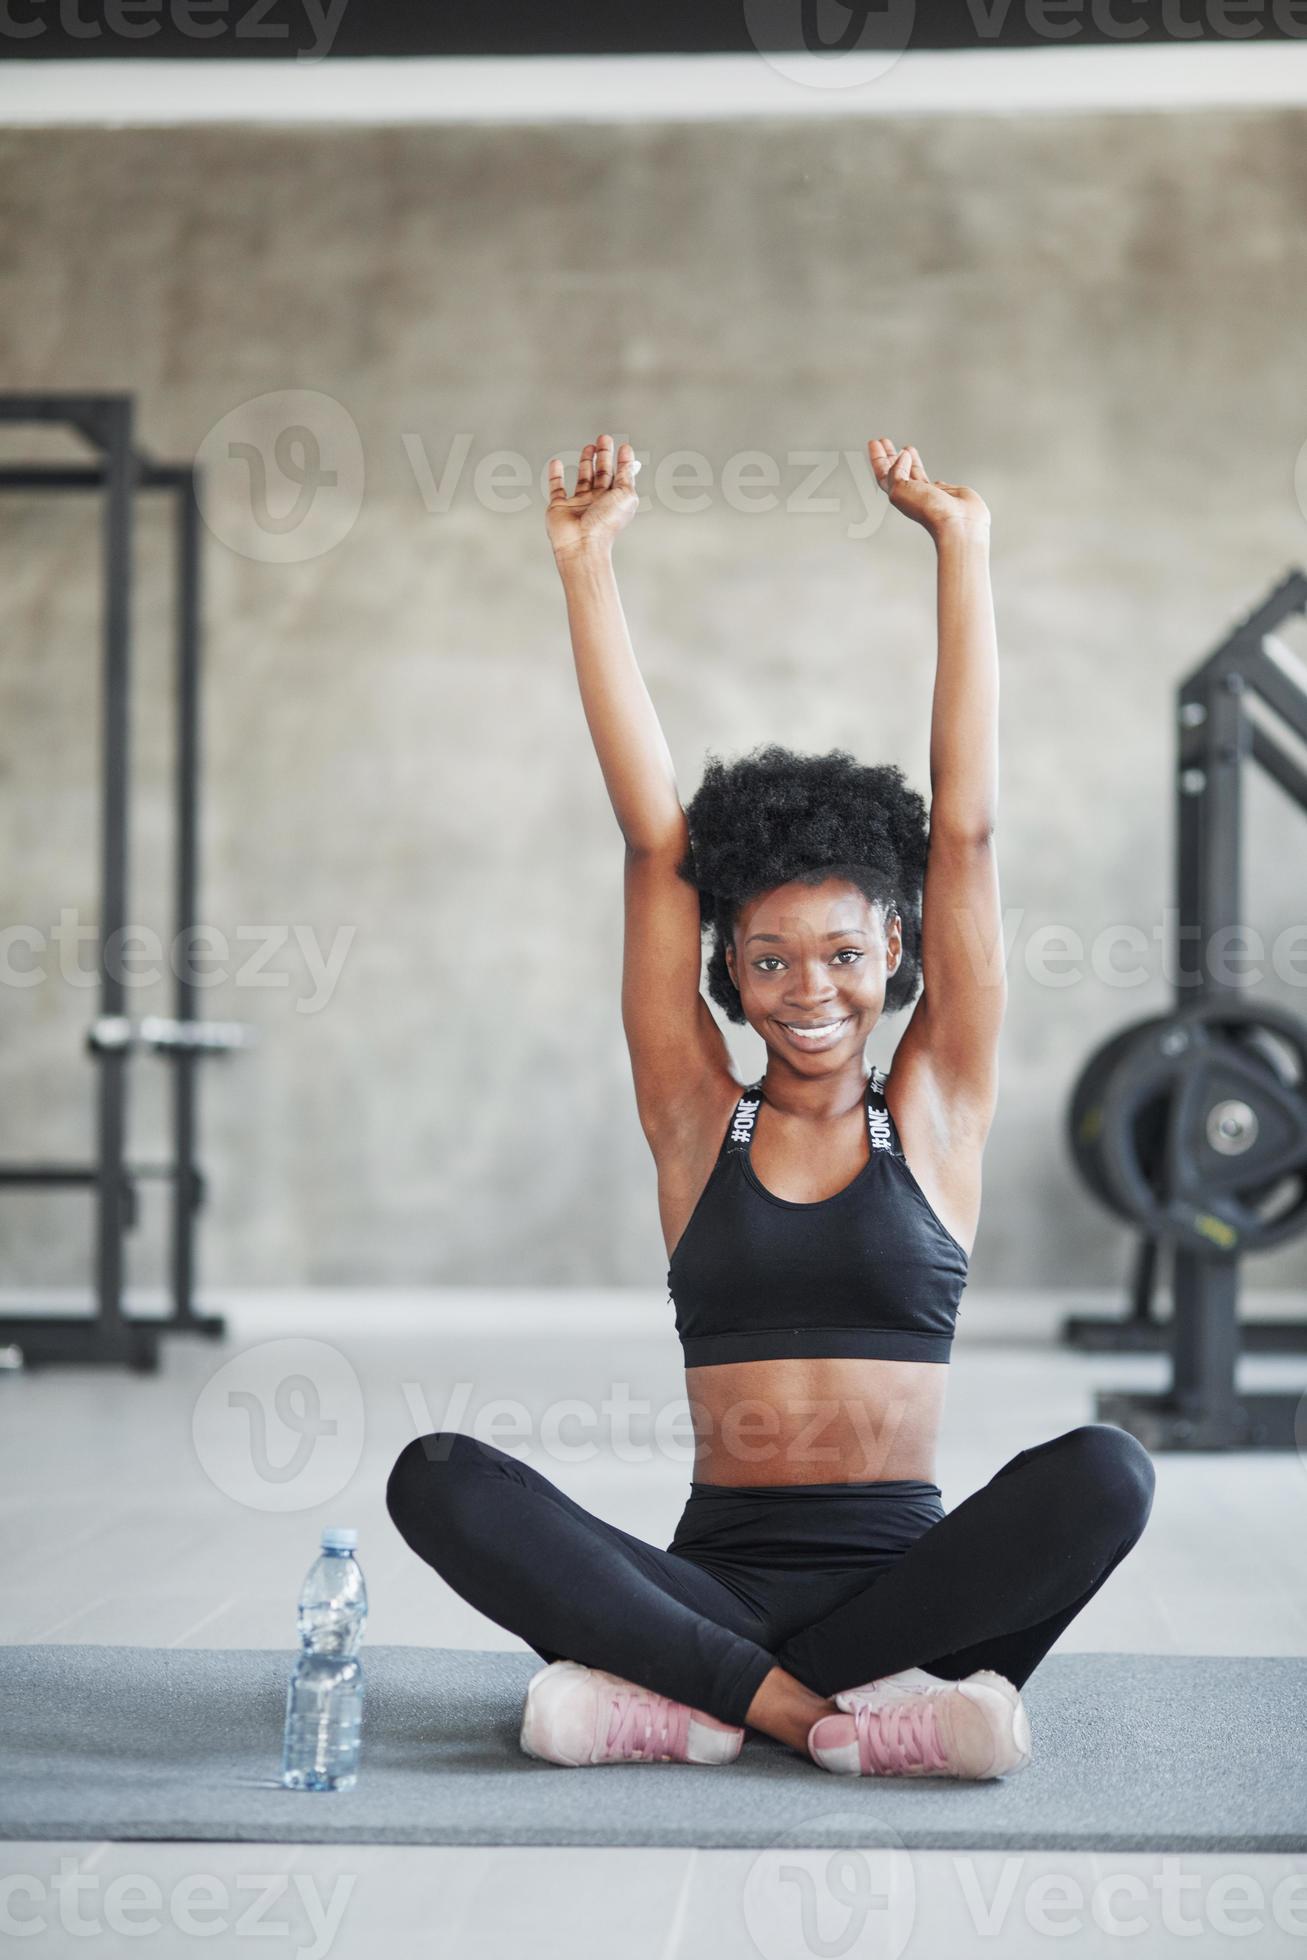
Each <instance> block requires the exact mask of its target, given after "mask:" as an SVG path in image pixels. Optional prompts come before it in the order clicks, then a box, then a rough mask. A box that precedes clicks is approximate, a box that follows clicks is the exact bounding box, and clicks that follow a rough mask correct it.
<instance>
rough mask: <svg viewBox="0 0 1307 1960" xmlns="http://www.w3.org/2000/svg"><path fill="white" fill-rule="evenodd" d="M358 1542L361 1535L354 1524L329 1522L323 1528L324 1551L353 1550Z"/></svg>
mask: <svg viewBox="0 0 1307 1960" xmlns="http://www.w3.org/2000/svg"><path fill="white" fill-rule="evenodd" d="M358 1542H359V1535H358V1533H357V1531H355V1529H354V1527H353V1525H352V1524H328V1525H324V1526H323V1528H322V1549H323V1551H324V1552H352V1551H353V1550H354V1547H355V1546H356V1545H357V1544H358Z"/></svg>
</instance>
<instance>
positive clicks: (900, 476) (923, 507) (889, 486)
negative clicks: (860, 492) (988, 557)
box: [867, 436, 989, 542]
mask: <svg viewBox="0 0 1307 1960" xmlns="http://www.w3.org/2000/svg"><path fill="white" fill-rule="evenodd" d="M867 453H868V455H869V456H870V458H871V467H872V469H873V470H874V471H875V475H876V481H877V483H878V484H879V485H880V487H881V489H882V490H883V491H884V492H885V494H886V495H887V496H888V498H889V500H890V502H891V503H892V504H893V506H894V508H895V510H901V511H902V512H903V515H904V516H905V517H910V518H912V520H913V522H914V523H916V524H921V525H923V526H924V527H925V529H926V530H927V531H929V532H930V535H931V537H932V538H934V539H935V540H936V541H937V542H938V540H939V539H940V538H941V537H942V536H943V535H944V534H945V533H947V532H951V531H955V530H962V531H966V532H970V533H973V534H974V533H981V534H984V535H987V534H988V532H989V506H988V505H987V504H986V502H985V500H984V498H983V497H978V496H977V495H976V492H975V491H974V490H968V488H967V486H966V484H965V483H933V482H932V481H931V479H930V478H929V477H928V476H927V475H926V470H925V466H924V464H923V463H922V460H921V458H920V456H918V454H917V452H916V450H915V449H914V448H913V447H912V445H911V444H910V443H909V444H908V445H907V447H906V448H904V449H896V448H895V447H894V444H893V443H892V442H890V441H889V439H888V438H887V437H886V436H873V437H872V439H871V441H870V442H869V443H868V444H867Z"/></svg>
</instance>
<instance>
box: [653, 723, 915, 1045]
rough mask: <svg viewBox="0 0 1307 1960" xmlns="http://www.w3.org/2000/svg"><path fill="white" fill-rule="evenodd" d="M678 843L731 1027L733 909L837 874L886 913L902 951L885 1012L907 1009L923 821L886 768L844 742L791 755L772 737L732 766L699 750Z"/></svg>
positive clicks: (891, 768) (715, 989)
mask: <svg viewBox="0 0 1307 1960" xmlns="http://www.w3.org/2000/svg"><path fill="white" fill-rule="evenodd" d="M685 815H686V821H687V823H688V825H689V830H690V848H689V850H688V851H687V852H686V854H685V856H684V857H683V858H682V860H681V862H680V863H679V864H678V865H677V867H676V869H677V873H678V876H680V877H681V878H683V879H684V880H685V881H686V883H687V884H690V885H694V886H695V887H696V888H697V890H698V893H699V919H700V926H701V930H703V931H710V932H711V933H712V943H711V947H710V950H709V957H708V993H709V997H710V998H711V999H712V1000H714V1001H716V1003H717V1005H718V1006H719V1007H720V1008H722V1009H723V1011H724V1012H725V1014H726V1016H727V1018H728V1019H729V1020H732V1021H738V1022H743V1021H744V1018H745V1016H744V1010H743V1008H742V1006H741V1004H740V995H739V991H738V989H737V988H736V985H735V982H734V981H733V980H732V979H731V976H730V972H729V970H728V968H727V965H726V948H727V946H728V945H729V944H730V942H731V937H732V934H733V933H734V930H735V924H736V920H737V919H738V917H739V914H740V909H741V907H742V906H743V905H744V904H745V902H746V901H747V900H749V899H752V898H756V897H758V896H759V895H760V894H761V893H763V892H768V891H773V890H775V888H776V887H777V886H778V885H787V884H791V883H798V882H801V883H803V884H809V885H816V884H821V883H822V881H823V880H824V879H826V878H834V877H838V878H846V879H848V881H849V882H850V883H851V884H854V885H856V886H857V887H858V889H859V890H860V891H862V892H863V893H864V894H865V895H866V897H867V898H868V899H869V900H870V901H871V903H872V904H873V905H879V906H881V907H882V908H883V916H885V917H888V916H889V915H890V914H891V913H894V912H897V913H898V915H899V918H900V921H901V928H902V938H903V957H902V959H901V960H900V961H899V966H898V971H897V972H896V973H893V974H891V976H890V978H889V980H888V981H887V983H886V987H885V1008H884V1011H885V1013H887V1014H893V1013H896V1012H898V1011H899V1010H900V1009H901V1008H904V1007H907V1006H910V1004H911V1003H912V1001H913V1000H915V998H916V994H917V984H918V981H919V979H920V977H921V889H922V885H923V882H924V880H925V875H926V853H927V849H928V846H929V825H928V822H927V817H926V804H925V800H924V798H922V797H921V796H919V795H918V794H917V792H916V790H914V789H912V788H911V787H910V786H909V785H908V783H907V781H906V779H905V777H904V775H903V771H902V770H901V769H899V768H897V767H895V765H894V764H893V763H881V764H878V765H874V766H873V765H868V764H864V763H860V762H858V761H857V759H856V758H855V757H854V756H852V755H850V754H849V753H848V752H847V751H846V750H844V749H831V750H829V751H828V752H827V753H826V754H825V755H801V754H798V753H796V751H795V750H793V749H787V748H783V747H782V746H781V745H780V744H779V743H775V742H773V743H769V744H767V745H766V746H762V747H759V748H755V749H753V750H751V751H750V753H749V754H748V755H744V756H741V757H739V759H738V760H737V761H735V762H732V763H729V764H728V763H724V762H723V761H722V760H721V759H720V757H718V756H715V755H711V754H710V755H709V756H708V759H707V763H706V765H705V768H704V775H703V781H702V782H701V784H700V785H699V788H698V790H697V791H696V792H695V794H694V796H693V797H692V798H691V800H690V803H689V804H688V805H687V807H686V812H685Z"/></svg>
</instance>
